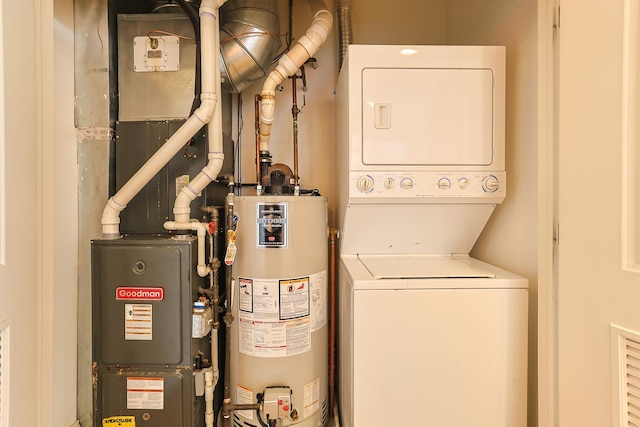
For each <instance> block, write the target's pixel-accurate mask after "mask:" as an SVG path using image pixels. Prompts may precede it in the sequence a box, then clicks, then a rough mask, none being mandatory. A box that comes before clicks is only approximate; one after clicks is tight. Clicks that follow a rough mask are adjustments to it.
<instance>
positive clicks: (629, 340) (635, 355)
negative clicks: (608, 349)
mask: <svg viewBox="0 0 640 427" xmlns="http://www.w3.org/2000/svg"><path fill="white" fill-rule="evenodd" d="M612 346H613V350H614V352H615V353H614V354H615V356H616V357H613V358H612V360H615V361H617V363H616V365H617V367H616V369H617V371H618V372H617V373H615V376H614V378H617V383H618V387H617V389H618V390H617V392H618V396H615V397H617V400H618V402H619V409H620V410H619V420H618V422H616V420H614V424H613V425H620V426H625V427H640V334H638V333H636V332H632V331H629V330H627V329H623V328H619V327H617V326H613V325H612Z"/></svg>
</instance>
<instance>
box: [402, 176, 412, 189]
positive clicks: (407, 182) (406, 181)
mask: <svg viewBox="0 0 640 427" xmlns="http://www.w3.org/2000/svg"><path fill="white" fill-rule="evenodd" d="M400 188H402V189H404V190H409V189H411V188H413V180H412V179H411V178H402V181H400Z"/></svg>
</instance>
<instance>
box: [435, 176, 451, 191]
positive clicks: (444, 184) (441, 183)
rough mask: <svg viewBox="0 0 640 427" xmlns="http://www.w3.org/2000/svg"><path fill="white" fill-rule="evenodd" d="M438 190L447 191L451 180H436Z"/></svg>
mask: <svg viewBox="0 0 640 427" xmlns="http://www.w3.org/2000/svg"><path fill="white" fill-rule="evenodd" d="M438 188H439V189H441V190H448V189H450V188H451V180H450V179H449V178H440V179H439V180H438Z"/></svg>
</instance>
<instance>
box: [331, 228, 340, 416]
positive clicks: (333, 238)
mask: <svg viewBox="0 0 640 427" xmlns="http://www.w3.org/2000/svg"><path fill="white" fill-rule="evenodd" d="M337 238H338V230H337V229H335V228H332V229H331V230H330V232H329V242H330V245H331V246H330V251H329V288H330V290H329V293H330V295H329V322H330V323H329V328H330V329H329V416H333V403H334V402H333V401H334V399H335V376H336V374H335V371H336V239H337Z"/></svg>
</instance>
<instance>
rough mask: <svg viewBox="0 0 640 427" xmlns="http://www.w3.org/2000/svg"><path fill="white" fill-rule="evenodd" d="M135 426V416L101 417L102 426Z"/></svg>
mask: <svg viewBox="0 0 640 427" xmlns="http://www.w3.org/2000/svg"><path fill="white" fill-rule="evenodd" d="M115 426H120V427H136V417H131V416H128V415H127V416H124V415H122V416H119V417H109V418H103V419H102V427H115Z"/></svg>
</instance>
